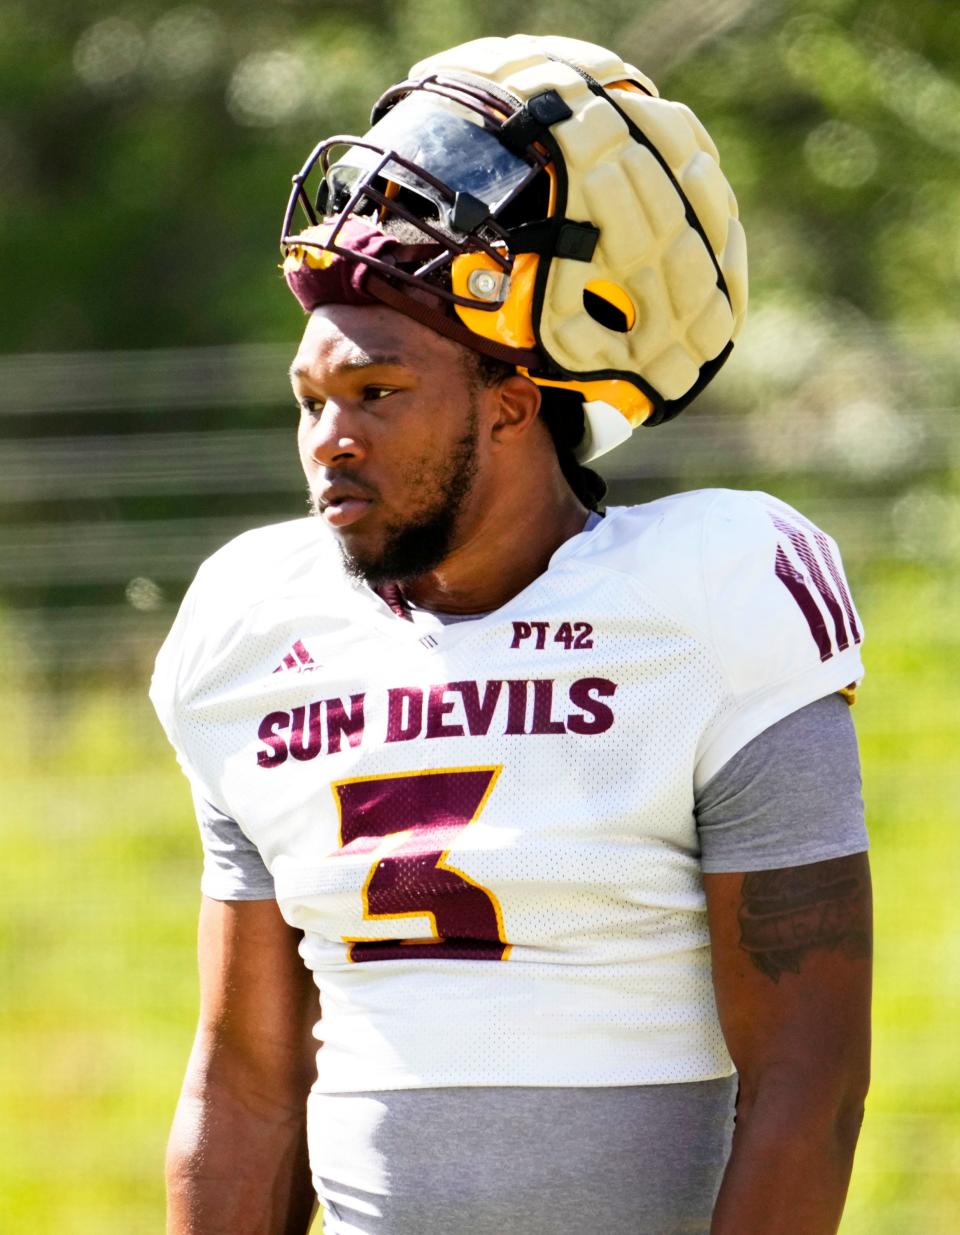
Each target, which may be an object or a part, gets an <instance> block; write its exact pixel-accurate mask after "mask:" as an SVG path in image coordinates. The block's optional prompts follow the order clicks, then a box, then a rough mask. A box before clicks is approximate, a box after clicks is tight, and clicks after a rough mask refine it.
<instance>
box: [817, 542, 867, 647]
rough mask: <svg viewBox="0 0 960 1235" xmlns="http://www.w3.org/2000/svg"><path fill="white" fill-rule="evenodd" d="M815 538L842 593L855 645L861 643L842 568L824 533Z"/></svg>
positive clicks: (838, 589) (841, 596)
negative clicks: (836, 560)
mask: <svg viewBox="0 0 960 1235" xmlns="http://www.w3.org/2000/svg"><path fill="white" fill-rule="evenodd" d="M814 537H815V539H816V542H817V547H818V548H819V550H820V556H821V557H822V558H823V560H824V561H825V562H826V564H827V570H829V571H830V577H831V579H833V581H834V583H835V584H836V585H837V591H838V592H839V593H840V599H841V600H842V601H843V608H844V611H845V613H846V615H847V621H848V622H849V623H850V633H851V634H852V635H853V641H854V643H859V642H860V638H861V636H860V628H859V627H858V626H857V618H856V615H855V613H854V611H853V601H852V600H851V599H850V593H849V592H848V591H847V585H846V584H845V583H844V581H843V575H842V574H841V573H840V568H839V567H838V566H837V563H836V562H835V561H834V557H833V554H832V553H831V552H830V542H829V541H828V540H827V538H826V536H824V534H823V532H821V531H819V529H818V530H815V531H814Z"/></svg>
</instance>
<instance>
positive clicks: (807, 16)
mask: <svg viewBox="0 0 960 1235" xmlns="http://www.w3.org/2000/svg"><path fill="white" fill-rule="evenodd" d="M518 28H520V29H523V30H525V31H527V32H531V33H538V32H543V33H546V32H553V33H563V34H568V35H572V36H575V37H581V38H589V39H593V40H596V41H598V42H601V43H607V44H609V45H610V46H613V47H615V48H616V49H617V50H618V51H619V52H620V53H621V54H622V55H623V56H624V57H625V58H626V59H628V60H632V61H633V62H634V63H636V64H638V65H639V66H640V67H641V68H643V69H644V70H645V71H647V72H649V73H650V74H651V75H652V76H653V78H654V79H655V80H656V81H657V83H658V86H659V87H660V90H661V92H662V93H663V94H665V95H667V96H668V97H675V98H681V99H683V100H684V101H685V102H687V103H689V104H690V105H691V106H692V107H693V109H694V110H695V111H696V112H697V114H698V115H699V116H700V117H701V118H702V119H703V120H704V122H705V123H706V124H707V127H708V128H709V130H710V131H711V133H712V135H713V136H714V138H715V139H716V141H717V144H718V146H719V148H720V151H721V157H722V162H723V165H724V168H725V170H726V171H727V173H728V176H729V178H730V180H731V182H732V183H733V185H734V187H735V189H736V191H737V194H738V198H739V201H740V206H741V214H742V216H743V219H744V223H745V226H746V229H747V235H748V240H749V243H750V254H751V285H752V287H751V306H752V307H751V313H750V317H749V320H748V324H747V328H746V330H745V333H744V335H743V337H742V339H741V341H740V342H739V343H738V346H737V349H736V351H735V353H734V356H733V358H732V360H731V361H730V362H729V364H728V365H727V367H726V369H725V370H724V372H723V373H722V374H721V376H720V378H718V380H717V381H716V382H715V383H714V385H713V386H711V388H710V389H709V390H708V391H707V393H706V394H705V395H704V396H703V397H702V398H701V399H700V401H699V403H698V404H697V406H696V407H695V408H694V409H692V410H691V411H690V412H688V413H687V414H685V415H684V416H683V417H681V418H680V419H679V420H678V421H675V422H673V423H671V424H670V425H668V426H665V427H663V428H661V429H658V430H657V431H656V432H655V433H649V434H648V433H643V432H642V433H638V434H636V435H635V437H634V440H633V441H632V442H631V443H630V444H629V446H627V447H624V448H623V449H622V450H621V451H619V452H616V453H615V454H614V455H613V456H612V457H610V459H609V464H608V469H607V470H608V475H609V478H610V481H611V492H612V497H613V499H614V500H618V501H622V500H638V499H642V498H643V497H645V496H657V495H659V494H660V493H663V492H668V491H674V490H677V489H682V488H687V487H696V486H702V485H712V484H731V485H740V486H745V487H751V488H767V489H771V490H773V491H774V492H776V493H778V494H779V495H780V496H782V497H784V498H786V499H787V500H789V501H792V502H794V503H796V504H798V505H800V506H801V508H802V509H804V510H805V511H806V512H807V513H808V514H810V515H811V516H812V517H814V518H816V519H817V520H818V521H819V522H821V523H822V524H824V525H825V526H826V527H827V528H828V530H830V531H831V532H832V533H833V534H835V535H836V536H837V537H838V539H839V540H840V543H841V546H842V547H843V548H844V550H845V556H846V559H847V563H848V567H849V570H850V574H851V576H852V580H853V584H854V587H855V590H856V592H857V594H858V597H859V601H860V606H861V610H862V612H863V614H864V617H865V620H866V626H867V630H868V644H867V649H866V658H867V663H868V667H869V677H868V679H867V682H866V683H865V686H864V690H863V692H862V699H861V702H860V703H859V704H858V707H857V717H858V724H859V729H860V733H861V740H862V744H863V749H864V764H865V781H866V795H867V799H868V804H869V813H870V823H871V828H872V832H873V837H874V860H875V867H876V878H877V893H878V906H879V920H878V941H879V942H878V995H877V1049H876V1082H875V1086H874V1091H873V1095H872V1098H871V1102H870V1107H869V1110H868V1118H867V1123H866V1126H865V1131H864V1139H863V1147H862V1150H861V1154H860V1157H859V1160H858V1165H857V1169H856V1173H855V1177H854V1183H853V1187H852V1191H851V1199H850V1204H849V1207H848V1213H847V1216H846V1218H845V1219H844V1225H843V1227H842V1231H843V1233H844V1235H861V1233H863V1235H866V1233H867V1232H869V1233H870V1235H913V1233H916V1235H947V1232H951V1233H952V1232H954V1231H955V1230H956V1229H957V1214H958V1213H960V1097H958V1095H960V1046H958V1043H960V1032H958V1028H960V1027H958V1024H957V1011H958V1008H960V992H958V978H957V974H958V968H960V966H958V960H960V956H958V951H960V944H958V938H960V932H958V926H960V922H958V915H957V910H956V904H957V895H956V889H955V886H954V879H953V878H952V874H953V871H954V869H955V867H956V857H955V855H954V854H953V852H952V850H951V849H949V848H948V847H947V846H948V845H949V843H950V841H951V840H952V838H953V836H954V835H955V828H956V825H957V811H956V802H957V800H958V797H960V772H958V766H957V765H958V761H957V754H956V752H957V737H958V730H960V726H958V719H957V718H958V716H960V684H958V677H957V672H956V671H957V668H958V663H960V635H958V630H960V599H958V595H957V590H956V585H955V578H956V571H957V566H958V559H960V486H958V466H960V433H958V411H960V354H958V351H960V349H958V330H957V325H956V316H957V309H958V306H960V229H958V202H960V85H958V71H957V70H958V62H960V8H958V7H957V6H956V5H953V4H946V3H943V2H942V0H699V2H697V3H693V2H692V0H630V2H629V3H627V0H607V3H605V4H604V5H603V6H587V5H584V4H583V3H582V0H581V2H579V3H574V2H573V0H544V2H542V3H537V2H536V0H531V2H530V3H529V4H528V5H527V6H526V8H525V9H524V11H523V13H522V14H520V15H518V12H517V7H516V5H515V4H508V3H507V2H506V0H349V2H341V3H338V4H333V3H325V2H323V0H258V2H254V0H223V2H221V3H218V4H216V5H215V6H213V5H208V6H204V5H200V4H182V5H180V4H170V3H163V2H161V0H139V2H138V0H131V3H126V4H123V3H118V2H117V0H79V2H75V3H71V4H66V3H62V2H59V3H58V2H56V0H32V2H28V0H4V4H3V6H2V7H0V262H2V270H3V304H4V310H5V311H4V313H3V315H2V319H0V512H2V516H3V522H2V526H0V603H2V605H3V609H2V611H0V651H2V664H0V705H2V706H0V771H2V775H3V784H4V790H3V804H2V827H3V837H4V851H5V858H6V861H5V870H4V875H3V887H4V908H3V911H2V912H0V947H2V950H3V951H2V954H3V964H4V998H3V1005H2V1012H0V1060H2V1063H0V1078H2V1082H3V1108H2V1120H3V1122H2V1124H0V1149H2V1153H0V1174H2V1175H3V1179H2V1182H0V1227H2V1229H3V1230H5V1231H6V1230H10V1231H29V1232H31V1235H48V1233H49V1235H54V1233H56V1235H87V1233H88V1232H94V1231H97V1232H103V1231H123V1232H125V1233H127V1235H137V1233H139V1232H144V1233H146V1232H147V1231H155V1230H157V1229H159V1227H160V1225H161V1221H162V1219H161V1213H162V1196H161V1165H160V1164H161V1159H162V1149H163V1142H164V1139H165V1136H166V1128H167V1124H168V1120H169V1116H170V1112H171V1110H172V1105H173V1102H174V1099H175V1094H176V1089H177V1086H178V1083H179V1076H180V1073H181V1070H182V1065H183V1061H184V1059H185V1055H186V1051H187V1049H188V1046H189V1040H190V1035H191V1032H192V1020H193V1016H194V1007H195V994H194V976H193V961H192V932H193V913H194V909H195V905H196V898H197V892H196V885H197V876H198V869H199V867H198V845H197V843H196V840H195V838H194V835H193V830H192V825H191V824H190V821H189V806H188V799H187V793H186V787H185V785H184V784H182V783H181V781H180V779H179V777H178V773H177V771H176V768H175V767H174V766H172V764H173V760H172V757H170V756H169V752H168V751H167V750H166V748H165V746H164V743H163V740H162V738H161V735H160V734H159V731H158V728H157V726H156V724H155V722H154V721H153V719H152V717H151V714H150V713H149V710H148V708H147V706H146V704H145V701H144V692H145V689H146V681H147V677H148V675H149V665H150V660H151V658H152V655H153V652H154V651H155V649H156V646H157V644H158V642H159V640H160V638H161V637H162V633H163V631H164V629H165V627H166V626H167V625H168V624H169V621H170V619H171V616H172V613H173V612H174V610H175V607H176V603H177V601H178V599H179V596H180V595H181V593H182V591H183V588H184V587H185V585H186V583H187V582H188V581H189V578H190V577H191V576H192V574H193V571H194V569H195V568H196V565H197V564H198V562H199V560H200V559H201V558H202V557H203V556H205V554H206V553H208V552H210V551H212V550H213V549H214V548H216V547H217V545H218V544H220V543H222V542H223V541H224V540H226V539H227V538H228V537H229V536H231V535H233V534H234V533H235V532H237V531H239V530H242V529H243V528H245V527H248V526H253V525H255V524H257V523H260V522H265V521H269V520H274V519H279V518H290V517H293V516H295V515H297V514H299V513H300V512H301V511H302V509H303V502H302V497H301V487H302V486H301V482H300V480H299V478H298V469H297V464H296V460H295V454H294V449H293V441H292V433H293V426H294V412H293V407H292V401H291V399H290V397H289V393H288V392H287V391H286V390H285V382H284V376H283V374H284V369H285V366H286V362H287V360H288V358H289V356H290V355H291V354H292V351H293V348H294V345H295V341H296V338H297V335H298V332H299V329H300V325H301V319H300V314H299V310H298V309H297V307H296V305H295V303H294V302H293V300H292V299H291V297H290V296H289V294H288V293H287V292H286V290H285V288H284V286H283V283H282V281H281V278H280V275H279V272H278V270H277V269H276V264H277V237H278V231H279V224H280V216H281V212H282V209H283V206H284V204H285V201H286V196H287V192H288V186H289V177H290V175H291V174H292V172H293V171H294V170H296V169H297V168H298V167H299V166H300V164H301V162H302V160H303V157H304V156H305V154H306V152H307V150H308V149H309V148H310V146H311V145H312V144H313V143H314V142H315V141H316V140H317V139H318V138H319V137H321V136H326V135H329V134H330V133H333V132H337V131H339V132H357V131H362V130H363V129H364V128H365V127H366V122H367V114H368V111H369V107H370V104H371V102H372V101H373V100H374V99H375V98H376V97H377V95H378V94H379V93H380V91H381V90H382V89H383V88H385V87H386V86H388V85H389V84H390V83H392V82H393V81H396V80H398V79H400V78H401V77H402V76H404V74H405V71H406V69H407V67H408V66H409V65H410V64H411V63H412V62H413V61H415V60H417V59H419V58H420V57H422V56H423V55H425V54H428V53H430V52H432V51H436V50H438V49H440V48H442V47H444V46H449V45H452V44H454V43H456V42H459V41H462V40H464V39H467V38H472V37H476V36H479V35H484V34H504V33H511V32H513V31H514V30H516V29H518Z"/></svg>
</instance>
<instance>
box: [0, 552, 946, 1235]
mask: <svg viewBox="0 0 960 1235" xmlns="http://www.w3.org/2000/svg"><path fill="white" fill-rule="evenodd" d="M858 583H859V584H860V586H859V587H858V592H859V599H860V607H861V611H862V613H863V614H864V617H865V621H866V625H867V630H868V646H867V662H868V666H869V677H868V680H867V682H866V683H865V685H864V689H863V691H862V693H861V699H860V702H858V704H857V708H856V716H857V720H858V725H859V729H860V734H861V740H862V745H863V753H864V764H865V782H866V796H867V801H868V810H869V820H870V826H871V832H872V838H873V860H874V871H875V888H876V902H877V993H876V1016H875V1021H876V1047H875V1069H874V1077H875V1079H874V1085H873V1090H872V1095H871V1098H870V1102H869V1106H868V1113H867V1120H866V1124H865V1127H864V1133H863V1139H862V1142H861V1150H860V1153H859V1157H858V1161H857V1166H856V1169H855V1174H854V1181H853V1186H852V1189H851V1195H850V1201H849V1204H848V1209H847V1215H846V1217H845V1219H844V1223H843V1226H842V1228H841V1230H842V1232H843V1235H868V1233H869V1235H953V1233H954V1232H955V1231H956V1230H957V1229H958V1225H957V1222H958V1220H957V1215H958V1214H960V1032H958V1026H960V1018H958V1015H957V1014H958V1011H960V1006H958V1005H960V985H958V974H960V930H958V927H960V920H958V919H960V914H958V910H957V904H958V897H957V892H956V886H955V875H954V872H955V870H956V867H957V856H956V851H955V849H954V841H955V837H956V827H957V822H958V819H957V809H956V804H957V802H958V800H960V760H958V758H957V753H956V752H957V737H958V730H960V724H958V719H957V718H958V717H960V675H958V674H957V672H956V670H957V667H958V665H960V599H958V595H957V592H956V589H955V588H954V587H953V583H952V580H950V579H946V578H942V577H940V576H939V575H937V574H936V573H935V572H934V571H933V570H932V569H927V568H923V567H904V566H900V567H890V568H887V569H882V568H881V567H880V566H879V565H875V566H872V567H870V568H869V570H868V571H867V572H866V578H865V580H862V581H861V580H858ZM144 675H146V669H145V670H144ZM144 687H145V681H144ZM0 701H2V708H0V770H2V776H3V786H4V789H3V833H2V834H3V869H2V874H0V880H2V885H3V913H2V917H0V933H2V948H0V955H2V957H3V966H4V998H3V1007H2V1013H0V1015H2V1020H0V1061H2V1063H0V1067H2V1072H3V1087H2V1088H3V1108H2V1115H0V1120H2V1122H0V1230H2V1231H4V1232H11V1233H12V1232H29V1233H30V1235H94V1233H96V1235H112V1233H113V1232H117V1233H123V1235H147V1233H148V1232H149V1233H150V1235H154V1233H155V1232H157V1231H159V1230H161V1229H162V1212H163V1197H162V1181H161V1173H162V1167H161V1163H162V1156H163V1147H164V1141H165V1138H166V1132H167V1126H168V1123H169V1119H170V1115H171V1112H172V1109H173V1104H174V1101H175V1098H176V1093H177V1088H178V1085H179V1079H180V1074H181V1070H182V1067H183V1063H184V1060H185V1057H186V1054H187V1050H188V1047H189V1043H190V1038H191V1034H192V1026H193V1020H194V1015H195V1008H196V998H195V986H194V955H193V953H194V919H195V910H196V904H197V896H198V893H197V879H198V870H199V842H198V840H197V839H196V837H195V834H194V827H193V824H192V822H191V815H190V807H189V799H188V795H187V790H186V784H185V782H183V781H182V779H181V777H180V774H179V772H178V770H177V768H176V766H175V764H174V760H173V756H172V754H171V753H170V752H169V750H168V748H167V747H166V745H165V741H164V739H163V737H162V735H161V734H160V732H159V729H158V727H157V725H156V723H155V721H154V720H153V717H152V714H151V712H150V711H149V708H148V705H147V703H146V701H145V699H144V698H143V695H142V692H140V691H138V692H137V693H120V692H118V691H116V690H113V691H111V690H109V689H107V688H105V687H104V688H100V689H96V690H88V691H87V692H85V693H84V694H83V695H80V696H75V697H71V696H64V697H58V698H48V699H45V700H43V702H42V706H38V700H37V699H36V697H35V696H34V694H33V693H31V692H30V691H29V690H28V689H27V688H26V687H25V686H24V687H22V688H21V689H20V690H19V691H18V690H14V689H11V688H9V687H7V688H6V689H4V690H3V692H2V695H0Z"/></svg>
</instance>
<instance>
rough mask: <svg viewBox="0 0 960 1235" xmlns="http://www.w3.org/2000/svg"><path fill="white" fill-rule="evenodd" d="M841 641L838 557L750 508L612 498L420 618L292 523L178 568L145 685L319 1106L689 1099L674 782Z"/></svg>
mask: <svg viewBox="0 0 960 1235" xmlns="http://www.w3.org/2000/svg"><path fill="white" fill-rule="evenodd" d="M860 641H861V626H860V620H859V618H858V616H857V614H856V612H855V610H854V608H853V604H852V602H851V599H850V594H849V591H848V589H847V585H846V582H845V580H844V577H843V574H842V567H841V564H840V558H839V554H838V552H837V548H836V545H835V544H834V542H833V541H832V540H830V539H829V538H828V537H827V536H825V535H824V534H823V533H822V532H820V531H819V530H818V529H817V528H815V527H814V526H813V525H812V524H810V523H809V522H808V521H807V520H806V519H804V518H803V517H802V516H801V515H798V514H797V513H796V512H795V511H793V510H792V509H790V508H789V507H787V506H785V505H784V504H783V503H781V502H779V501H777V500H776V499H774V498H770V497H768V496H766V495H765V494H753V493H741V492H733V491H728V490H712V491H703V492H698V493H688V494H682V495H679V496H676V497H671V498H665V499H662V500H660V501H656V502H651V503H649V504H647V505H644V506H639V507H635V508H622V509H611V510H610V511H609V512H608V514H607V517H606V518H605V519H604V520H602V521H601V522H600V523H599V524H598V525H597V526H596V527H594V528H592V529H591V530H589V531H586V532H583V533H581V534H580V535H579V536H575V537H573V538H572V539H571V540H568V541H567V542H566V543H565V544H563V545H562V546H561V547H560V548H559V549H558V550H557V552H556V553H555V554H554V556H553V558H552V560H551V562H550V565H549V567H548V569H547V570H546V571H545V572H544V574H543V575H541V576H540V577H539V578H537V579H535V580H534V581H533V582H532V583H531V584H530V585H529V586H528V587H527V588H525V589H524V590H523V591H522V592H520V594H519V595H517V596H516V597H514V598H513V600H511V601H510V602H509V603H508V604H506V605H504V606H503V607H502V608H501V609H498V610H496V611H495V612H493V613H491V614H489V615H487V616H486V617H483V618H480V619H477V620H476V621H469V622H461V623H456V624H452V625H446V626H444V625H442V624H441V623H440V622H439V621H437V622H436V625H435V626H434V625H432V624H430V623H429V621H428V622H427V624H426V625H425V624H424V622H422V621H419V620H418V621H417V622H416V623H411V622H408V621H405V620H403V619H401V618H399V617H397V616H396V615H395V614H394V613H393V612H392V611H391V609H390V608H389V606H388V605H387V604H386V603H385V602H384V601H383V600H382V599H381V598H380V597H378V596H377V595H375V594H374V593H373V592H372V591H371V590H370V589H368V588H367V587H365V586H364V585H362V584H359V583H357V582H355V581H353V580H351V579H349V578H348V577H347V576H346V575H345V573H344V571H343V569H342V567H341V564H340V557H339V552H338V549H337V546H336V543H335V541H334V539H333V537H332V535H331V534H330V533H329V531H328V530H327V528H326V527H325V526H324V524H323V523H322V522H321V521H320V520H318V519H303V520H298V521H296V522H293V523H287V524H281V525H279V526H274V527H268V528H264V529H262V530H260V531H256V532H251V533H248V534H246V535H244V536H241V537H239V538H238V539H237V540H235V541H233V542H232V543H231V544H229V545H227V546H226V547H225V548H224V549H222V550H221V551H220V552H219V553H217V554H215V555H214V556H213V557H212V558H211V559H210V560H209V561H208V562H206V563H205V564H204V565H203V567H202V568H201V570H200V572H199V574H198V576H197V579H196V581H195V583H194V584H193V586H192V587H191V589H190V591H189V593H188V595H187V597H186V599H185V600H184V603H183V607H182V609H181V612H180V615H179V617H178V618H177V621H176V623H175V625H174V627H173V630H172V631H171V634H170V636H169V638H168V640H167V642H166V644H165V645H164V647H163V649H162V650H161V653H160V656H159V658H158V661H157V671H156V674H155V677H154V683H153V688H152V697H153V700H154V703H155V706H156V708H157V711H158V713H159V715H160V717H161V720H162V721H163V724H164V726H165V728H166V730H167V733H168V734H169V736H170V739H171V741H172V743H173V744H174V746H175V748H176V750H177V753H178V757H179V759H180V761H181V764H182V765H183V768H184V770H185V771H186V773H187V775H188V777H189V778H190V780H191V781H192V783H193V785H194V789H195V792H196V793H197V795H198V796H200V797H202V798H204V799H206V800H207V801H209V802H210V803H213V804H214V805H215V807H216V808H217V810H219V811H221V812H223V813H224V814H226V815H228V816H230V817H232V818H233V819H235V820H236V821H237V822H238V824H239V825H240V827H241V828H242V830H243V832H244V833H245V834H246V835H247V837H248V838H249V839H250V840H251V841H252V842H253V843H254V844H255V845H256V846H257V848H258V849H259V851H260V853H261V855H262V857H263V860H264V862H265V863H266V866H267V867H268V868H269V870H270V872H271V874H272V875H273V878H274V881H275V887H276V895H277V899H278V902H279V905H280V908H281V911H282V913H283V915H284V917H285V918H286V920H287V921H288V922H289V923H290V924H291V925H292V926H294V927H297V928H299V929H300V930H302V931H303V932H304V939H303V943H302V945H301V952H302V955H303V958H304V960H305V961H306V963H307V965H308V966H309V967H310V969H311V970H312V971H313V973H314V976H315V979H316V982H317V985H318V987H319V989H320V995H321V1006H322V1021H321V1023H320V1026H319V1028H318V1033H320V1035H321V1036H322V1038H323V1040H324V1046H323V1048H322V1050H321V1051H320V1052H319V1077H320V1087H321V1088H324V1089H326V1090H328V1091H331V1092H337V1091H352V1090H367V1089H391V1088H405V1087H418V1086H447V1085H460V1086H470V1085H538V1084H539V1085H562V1086H576V1085H628V1084H643V1083H652V1082H665V1081H691V1080H705V1079H708V1078H711V1077H717V1076H722V1075H726V1074H728V1073H729V1072H730V1071H731V1063H730V1058H729V1056H728V1054H727V1051H726V1048H725V1045H724V1041H723V1036H722V1034H721V1031H720V1026H719V1023H718V1019H717V1014H716V1009H715V1005H714V996H713V990H712V984H711V977H710V960H709V948H708V942H709V941H708V934H707V926H706V915H705V906H704V895H703V888H702V879H701V872H700V866H699V861H698V858H699V846H698V840H697V832H696V827H695V824H694V818H693V802H694V791H695V788H697V787H699V786H701V785H703V784H704V783H706V781H708V780H709V779H710V778H711V777H712V776H713V775H714V773H716V772H717V771H718V770H719V769H720V768H721V767H722V766H723V764H724V763H725V762H726V761H727V760H728V759H729V758H730V757H731V756H732V755H733V754H735V753H736V751H738V750H739V749H740V748H741V747H742V746H743V745H744V744H745V743H747V742H748V741H750V739H751V738H753V737H755V736H756V735H757V734H759V733H760V732H761V731H763V730H764V729H766V728H767V727H768V726H770V725H771V724H773V723H775V722H776V721H778V720H780V719H781V718H783V717H784V716H786V715H788V714H790V713H791V712H793V711H795V710H796V709H798V708H800V707H802V706H804V705H805V704H807V703H810V702H812V701H813V700H815V699H818V698H820V697H822V696H824V695H827V694H830V693H831V692H833V691H836V690H839V689H842V688H844V687H846V686H848V685H849V684H850V683H852V682H854V681H855V680H857V679H859V678H860V676H861V675H862V672H863V669H862V665H861V662H860V654H859V644H860Z"/></svg>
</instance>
